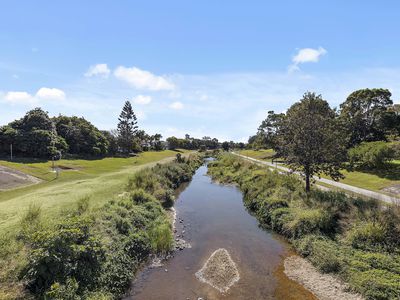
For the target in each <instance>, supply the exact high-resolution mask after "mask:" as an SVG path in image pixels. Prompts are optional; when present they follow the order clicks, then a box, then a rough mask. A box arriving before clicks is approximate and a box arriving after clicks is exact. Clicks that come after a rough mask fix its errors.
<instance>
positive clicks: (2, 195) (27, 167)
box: [0, 150, 177, 233]
mask: <svg viewBox="0 0 400 300" xmlns="http://www.w3.org/2000/svg"><path fill="white" fill-rule="evenodd" d="M176 153H177V152H176V151H169V150H167V151H159V152H155V151H149V152H144V153H141V154H140V155H138V156H137V157H130V158H103V159H94V160H81V159H79V160H61V161H59V162H57V165H59V166H63V170H62V171H61V174H60V176H59V178H58V179H54V177H55V174H54V173H52V172H50V170H51V162H50V161H32V160H21V161H19V162H18V161H14V162H9V161H0V165H5V166H9V167H12V168H15V169H18V170H21V171H23V172H26V173H28V174H31V175H35V176H37V177H39V178H41V179H43V180H44V181H43V182H42V183H40V184H36V185H31V186H27V187H22V188H17V189H14V190H9V191H0V233H4V232H5V231H13V230H14V229H15V226H17V225H18V222H19V220H20V219H21V217H22V215H23V214H24V213H25V211H26V210H27V209H28V207H29V206H30V205H31V204H35V205H38V206H41V209H42V211H43V212H45V214H46V216H47V217H48V218H55V217H57V216H58V215H59V214H60V212H61V211H63V210H65V209H68V208H69V207H72V206H74V205H75V204H76V202H77V201H78V200H79V199H81V198H83V197H88V198H89V202H90V204H91V206H93V207H99V206H101V205H103V204H104V203H105V202H106V201H107V200H109V199H110V197H112V196H113V195H115V194H116V193H118V191H120V190H121V188H122V187H123V185H124V184H125V183H126V180H127V179H128V177H129V176H130V175H131V174H132V173H133V172H136V171H138V170H140V169H141V168H142V167H143V166H145V165H146V166H151V165H152V164H153V165H154V164H155V163H156V162H159V161H166V160H170V159H173V157H174V156H175V155H176Z"/></svg>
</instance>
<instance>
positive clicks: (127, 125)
mask: <svg viewBox="0 0 400 300" xmlns="http://www.w3.org/2000/svg"><path fill="white" fill-rule="evenodd" d="M118 121H119V122H118V144H119V147H120V148H121V150H122V152H124V153H129V152H130V151H131V150H132V147H133V140H134V138H135V135H136V132H137V129H138V126H137V119H136V115H135V113H134V111H133V108H132V105H131V103H130V102H129V101H126V102H125V104H124V107H123V109H122V112H121V114H120V115H119V118H118Z"/></svg>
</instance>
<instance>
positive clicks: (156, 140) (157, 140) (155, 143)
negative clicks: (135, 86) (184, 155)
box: [152, 133, 163, 151]
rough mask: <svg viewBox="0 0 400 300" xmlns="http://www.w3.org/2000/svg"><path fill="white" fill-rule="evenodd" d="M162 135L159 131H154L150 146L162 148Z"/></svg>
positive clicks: (155, 148)
mask: <svg viewBox="0 0 400 300" xmlns="http://www.w3.org/2000/svg"><path fill="white" fill-rule="evenodd" d="M161 138H162V135H161V134H159V133H156V134H155V135H153V136H152V140H153V142H152V148H153V149H154V150H156V151H160V150H162V149H163V144H162V141H161Z"/></svg>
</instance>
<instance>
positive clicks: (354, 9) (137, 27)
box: [0, 0, 400, 141]
mask: <svg viewBox="0 0 400 300" xmlns="http://www.w3.org/2000/svg"><path fill="white" fill-rule="evenodd" d="M0 11H1V12H2V14H1V18H0V124H6V123H8V122H9V121H11V120H13V119H15V118H19V117H21V116H23V114H24V113H25V112H26V111H27V110H29V109H31V108H33V107H37V106H39V107H42V108H43V109H45V110H47V111H49V113H50V114H51V115H57V114H59V113H62V114H66V115H78V116H84V117H85V118H87V119H88V120H90V121H91V122H93V123H94V124H95V125H96V126H98V127H99V128H101V129H111V128H115V127H116V123H117V117H118V114H119V112H120V110H121V107H122V105H123V102H124V101H125V100H126V99H129V100H131V101H132V103H133V105H134V109H135V111H136V112H137V114H138V116H139V126H140V127H141V128H142V129H145V130H146V131H148V132H150V133H155V132H160V133H162V134H163V135H164V137H167V136H171V135H176V136H184V134H185V133H189V134H191V135H193V136H197V137H202V136H204V135H209V136H216V137H218V138H219V139H221V140H225V139H226V140H230V139H234V140H241V141H244V140H246V139H247V138H248V136H249V135H251V134H253V133H254V132H255V130H256V128H257V127H258V125H259V123H260V122H261V120H262V119H263V118H264V117H265V115H266V112H267V111H268V110H271V109H272V110H276V111H278V112H280V111H284V110H286V109H287V108H288V107H289V106H290V105H291V104H292V103H294V102H295V101H298V100H299V99H300V98H301V96H302V94H303V93H304V92H305V91H307V90H311V91H316V92H318V93H321V94H322V95H323V97H324V98H325V99H326V100H328V101H329V103H330V104H331V105H332V106H338V105H339V104H340V103H341V102H343V101H344V100H345V98H346V96H347V95H348V94H349V93H350V92H352V91H353V90H356V89H359V88H366V87H370V88H373V87H384V88H389V89H390V90H391V91H392V93H393V100H394V101H395V102H399V101H398V100H400V86H399V85H400V55H399V53H400V39H399V29H400V2H398V1H329V3H328V1H187V0H186V1H63V2H62V3H61V1H18V0H16V1H2V2H1V3H0Z"/></svg>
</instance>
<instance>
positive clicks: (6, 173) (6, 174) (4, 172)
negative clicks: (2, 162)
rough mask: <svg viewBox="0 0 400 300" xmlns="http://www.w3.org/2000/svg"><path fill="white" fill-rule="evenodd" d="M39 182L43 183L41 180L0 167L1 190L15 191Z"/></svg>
mask: <svg viewBox="0 0 400 300" xmlns="http://www.w3.org/2000/svg"><path fill="white" fill-rule="evenodd" d="M39 182H41V180H40V179H39V178H36V177H33V176H31V175H28V174H25V173H23V172H20V171H17V170H14V169H11V168H7V167H4V166H0V190H7V189H13V188H17V187H20V186H25V185H29V184H35V183H39Z"/></svg>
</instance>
